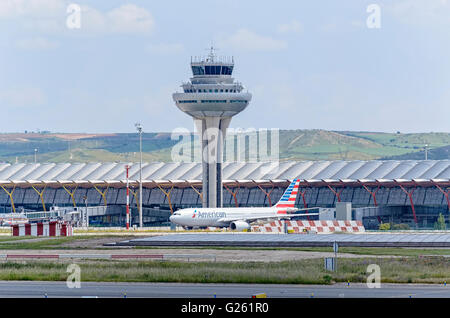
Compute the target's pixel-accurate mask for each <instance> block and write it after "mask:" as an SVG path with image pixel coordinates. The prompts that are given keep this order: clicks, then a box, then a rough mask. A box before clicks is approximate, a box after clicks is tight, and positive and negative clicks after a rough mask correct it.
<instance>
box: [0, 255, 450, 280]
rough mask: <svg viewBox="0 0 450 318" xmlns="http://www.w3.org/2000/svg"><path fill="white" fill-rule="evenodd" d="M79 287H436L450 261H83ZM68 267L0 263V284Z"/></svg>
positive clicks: (62, 273) (54, 274)
mask: <svg viewBox="0 0 450 318" xmlns="http://www.w3.org/2000/svg"><path fill="white" fill-rule="evenodd" d="M78 264H79V265H80V268H81V280H82V281H105V282H121V281H127V282H180V283H181V282H183V283H253V284H331V283H334V282H347V281H350V282H358V283H364V282H366V280H367V276H368V274H367V273H366V271H367V266H368V265H369V264H377V265H379V266H380V268H381V282H384V283H442V282H444V281H449V280H450V266H449V265H450V260H448V259H445V258H443V257H427V258H395V259H394V258H387V259H339V260H338V266H339V269H338V271H337V272H328V271H325V270H324V269H323V260H322V259H309V260H301V261H285V262H272V263H264V262H246V263H222V262H221V263H213V262H198V263H186V262H165V261H163V262H161V261H140V262H119V261H89V262H86V263H81V262H79V263H78ZM67 265H68V263H61V262H38V261H32V262H9V261H8V262H4V263H0V280H50V281H64V280H66V279H67V277H68V273H67V272H66V269H67Z"/></svg>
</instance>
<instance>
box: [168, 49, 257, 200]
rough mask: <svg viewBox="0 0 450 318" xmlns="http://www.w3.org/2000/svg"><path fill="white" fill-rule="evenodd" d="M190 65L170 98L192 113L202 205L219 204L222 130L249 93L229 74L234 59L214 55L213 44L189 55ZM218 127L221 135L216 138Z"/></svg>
mask: <svg viewBox="0 0 450 318" xmlns="http://www.w3.org/2000/svg"><path fill="white" fill-rule="evenodd" d="M191 68H192V74H193V77H191V79H190V81H189V82H187V83H183V84H182V85H181V87H182V88H183V92H182V93H174V94H173V100H174V101H175V103H176V105H177V107H178V108H179V109H180V110H181V111H183V112H185V113H186V114H188V115H190V116H191V117H193V119H194V122H195V125H196V128H197V131H198V133H199V134H200V138H201V141H202V154H203V156H202V166H203V175H202V179H203V195H202V197H203V202H202V203H203V207H221V206H222V161H223V141H224V139H225V135H226V130H227V128H228V126H229V125H230V121H231V118H232V117H233V116H234V115H236V114H238V113H240V112H241V111H243V110H244V109H245V108H246V107H247V105H248V104H249V102H250V100H251V98H252V95H251V94H250V93H248V92H244V87H243V86H242V84H241V83H239V82H235V81H234V78H233V77H231V76H232V74H233V69H234V59H233V58H227V57H217V56H216V55H215V54H214V50H213V48H211V52H210V54H209V55H208V57H192V58H191ZM214 128H215V129H214ZM218 131H220V133H221V135H222V138H217V135H218V133H217V132H218ZM205 156H206V157H207V158H205Z"/></svg>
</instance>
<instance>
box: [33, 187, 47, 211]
mask: <svg viewBox="0 0 450 318" xmlns="http://www.w3.org/2000/svg"><path fill="white" fill-rule="evenodd" d="M31 187H32V188H33V190H34V191H36V193H37V194H38V195H39V197H40V198H41V202H42V208H43V209H44V212H45V211H47V210H46V209H45V202H44V191H45V188H46V187H47V185H44V188H43V189H42V191H39V190H38V189H37V188H35V187H34V185H32V186H31Z"/></svg>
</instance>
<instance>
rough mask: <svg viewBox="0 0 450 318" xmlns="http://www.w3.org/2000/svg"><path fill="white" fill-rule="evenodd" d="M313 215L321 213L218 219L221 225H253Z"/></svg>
mask: <svg viewBox="0 0 450 318" xmlns="http://www.w3.org/2000/svg"><path fill="white" fill-rule="evenodd" d="M312 215H319V213H302V214H277V215H274V214H267V215H264V214H260V215H255V216H252V217H244V218H243V217H232V218H221V219H218V220H217V222H221V223H230V222H234V221H244V222H247V223H252V222H255V221H259V220H271V219H276V220H280V219H290V218H293V217H296V216H312Z"/></svg>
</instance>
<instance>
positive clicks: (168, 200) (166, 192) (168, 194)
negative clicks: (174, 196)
mask: <svg viewBox="0 0 450 318" xmlns="http://www.w3.org/2000/svg"><path fill="white" fill-rule="evenodd" d="M156 185H157V186H158V188H159V190H161V191H162V193H164V195H165V196H166V197H167V202H168V203H169V209H170V214H173V208H172V201H171V200H170V193H171V192H172V190H173V184H172V187H171V188H170V190H169V191H165V190H164V189H163V188H162V187H161V186H160V185H159V184H156Z"/></svg>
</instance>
